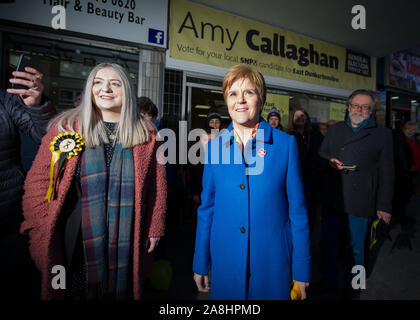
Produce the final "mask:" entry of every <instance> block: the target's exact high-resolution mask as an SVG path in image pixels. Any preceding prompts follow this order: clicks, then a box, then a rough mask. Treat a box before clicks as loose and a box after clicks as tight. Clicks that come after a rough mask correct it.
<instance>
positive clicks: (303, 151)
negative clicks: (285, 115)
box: [289, 129, 326, 182]
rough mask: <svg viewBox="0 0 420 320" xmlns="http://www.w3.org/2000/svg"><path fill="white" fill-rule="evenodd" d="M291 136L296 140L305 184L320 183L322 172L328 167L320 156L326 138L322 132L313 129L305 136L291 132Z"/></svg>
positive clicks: (306, 132)
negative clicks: (310, 182)
mask: <svg viewBox="0 0 420 320" xmlns="http://www.w3.org/2000/svg"><path fill="white" fill-rule="evenodd" d="M289 134H291V135H293V136H294V137H295V138H296V143H297V146H298V149H299V156H300V161H301V167H302V179H303V182H309V181H312V182H316V181H318V180H319V179H320V178H321V170H322V169H323V168H325V166H326V164H325V161H324V159H323V158H321V157H320V156H319V154H318V151H319V148H320V146H321V144H322V141H323V140H324V136H323V135H322V133H321V132H320V131H317V130H313V129H311V130H307V131H305V134H304V135H303V136H302V134H300V133H299V132H298V131H290V132H289Z"/></svg>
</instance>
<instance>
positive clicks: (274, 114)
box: [267, 108, 283, 131]
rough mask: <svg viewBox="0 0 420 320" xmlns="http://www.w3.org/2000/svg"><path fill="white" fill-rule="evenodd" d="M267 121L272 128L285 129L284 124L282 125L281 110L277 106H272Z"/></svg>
mask: <svg viewBox="0 0 420 320" xmlns="http://www.w3.org/2000/svg"><path fill="white" fill-rule="evenodd" d="M267 122H268V123H269V124H270V126H271V127H272V128H276V129H279V130H281V131H283V126H282V125H281V116H280V112H279V111H278V110H277V109H276V108H272V109H271V110H270V112H269V113H268V115H267Z"/></svg>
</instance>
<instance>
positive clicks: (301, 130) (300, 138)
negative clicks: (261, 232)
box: [288, 108, 327, 232]
mask: <svg viewBox="0 0 420 320" xmlns="http://www.w3.org/2000/svg"><path fill="white" fill-rule="evenodd" d="M318 128H319V126H318ZM288 133H289V134H291V135H293V136H294V137H295V138H296V142H297V145H298V150H299V156H300V161H301V166H302V181H303V186H304V189H305V197H306V205H307V208H308V217H309V228H310V230H311V232H312V230H313V228H314V225H315V222H316V217H317V212H318V205H319V204H320V200H319V199H320V196H321V193H320V190H321V188H320V187H319V186H320V185H321V179H322V171H323V169H324V168H325V167H326V166H327V164H326V162H325V161H324V160H323V159H322V158H321V157H320V156H319V154H318V151H319V148H320V146H321V143H322V140H323V139H324V136H323V135H322V133H321V131H320V130H316V127H313V126H312V123H311V119H310V117H309V114H308V113H307V112H306V110H305V109H303V108H298V109H296V110H295V111H294V113H293V115H292V128H291V129H290V130H289V132H288Z"/></svg>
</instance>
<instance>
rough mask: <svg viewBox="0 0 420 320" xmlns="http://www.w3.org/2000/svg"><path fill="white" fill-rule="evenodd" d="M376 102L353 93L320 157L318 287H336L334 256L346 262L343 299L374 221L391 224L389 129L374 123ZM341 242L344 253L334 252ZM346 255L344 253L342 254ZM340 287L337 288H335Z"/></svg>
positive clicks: (365, 93)
mask: <svg viewBox="0 0 420 320" xmlns="http://www.w3.org/2000/svg"><path fill="white" fill-rule="evenodd" d="M377 101H378V98H377V94H376V93H375V92H374V91H371V90H363V89H360V90H356V91H354V92H353V93H352V94H351V95H350V97H349V98H348V100H347V103H346V105H347V111H348V113H347V115H346V118H345V120H344V121H341V122H337V123H336V124H334V125H332V126H330V127H329V129H328V132H327V134H326V136H325V139H324V141H323V143H322V145H321V147H320V151H319V154H320V156H321V157H322V158H324V159H326V160H328V161H329V165H330V168H329V170H328V173H327V177H326V180H325V181H326V187H325V197H324V204H325V207H326V208H327V209H326V210H324V214H323V223H322V241H321V243H322V247H323V258H322V264H323V282H324V285H325V286H326V287H328V288H337V277H338V273H339V271H338V268H337V267H338V257H339V255H338V252H339V250H340V251H341V252H343V253H344V254H343V255H342V256H343V257H344V258H345V264H344V265H345V268H344V269H345V270H344V274H345V277H344V280H345V281H344V282H343V283H342V284H344V289H345V290H344V293H345V297H348V298H350V297H352V298H354V297H355V293H356V295H357V294H358V293H359V292H358V291H354V290H353V289H354V288H353V289H352V285H351V280H352V277H354V276H355V275H354V274H352V273H351V271H352V268H353V266H356V265H359V266H365V265H366V263H365V239H366V236H367V234H368V228H369V226H370V224H371V222H372V221H373V220H374V219H375V218H376V217H377V218H379V219H383V220H384V222H385V223H387V224H388V223H389V222H390V220H391V208H392V195H393V192H394V190H393V187H394V160H393V140H392V133H391V130H390V129H388V128H384V127H382V126H380V125H379V124H377V123H376V122H375V119H374V117H373V116H372V112H373V111H374V107H375V105H376V103H377ZM340 239H342V240H344V242H343V243H345V248H339V243H340V241H341V240H340ZM342 250H345V251H342ZM338 285H339V286H340V284H338Z"/></svg>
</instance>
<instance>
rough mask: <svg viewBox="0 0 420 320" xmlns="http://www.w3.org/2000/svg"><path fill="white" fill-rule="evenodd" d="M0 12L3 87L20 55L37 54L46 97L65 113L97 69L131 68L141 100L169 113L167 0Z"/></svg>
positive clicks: (29, 4) (51, 4) (25, 4)
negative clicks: (166, 90)
mask: <svg viewBox="0 0 420 320" xmlns="http://www.w3.org/2000/svg"><path fill="white" fill-rule="evenodd" d="M57 5H61V7H57ZM53 8H55V9H54V10H53ZM0 9H1V10H0V39H1V46H2V55H1V66H2V70H1V75H2V76H1V85H2V88H6V87H8V86H9V81H8V79H9V78H10V73H11V71H12V70H14V69H15V68H16V64H17V61H18V59H19V56H20V54H22V53H26V54H30V55H33V56H35V57H36V58H37V59H38V60H39V62H40V63H39V70H40V71H41V72H42V73H43V75H44V81H43V83H44V85H45V89H44V92H45V94H46V95H47V96H48V97H49V99H50V100H51V101H52V103H54V105H55V106H56V107H57V109H58V110H59V111H63V110H66V109H68V108H72V107H74V103H75V101H76V100H77V99H78V97H79V96H80V94H81V91H82V89H83V86H84V82H85V79H86V76H87V74H88V73H89V71H90V70H91V68H92V67H94V66H95V65H96V64H98V63H101V62H114V63H118V64H120V65H122V66H123V67H125V68H126V70H127V71H128V73H129V75H130V77H131V79H132V81H133V84H134V87H135V90H136V93H137V96H138V97H140V96H148V97H150V98H151V99H152V100H153V101H154V102H155V104H156V105H157V106H159V108H160V109H161V110H160V114H161V113H162V112H163V110H162V109H163V107H162V106H163V87H164V72H165V71H164V66H165V61H164V59H165V50H166V47H167V16H168V1H167V0H155V1H153V2H150V1H147V0H129V1H128V0H125V1H115V0H101V1H76V2H74V3H73V2H70V1H44V0H35V1H14V2H11V3H4V4H1V5H0ZM60 19H61V20H60ZM53 26H54V27H53ZM57 26H59V27H60V28H58V29H57ZM139 75H141V76H139Z"/></svg>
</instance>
